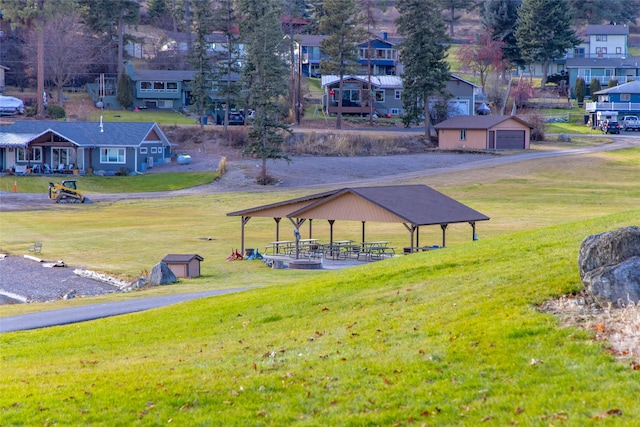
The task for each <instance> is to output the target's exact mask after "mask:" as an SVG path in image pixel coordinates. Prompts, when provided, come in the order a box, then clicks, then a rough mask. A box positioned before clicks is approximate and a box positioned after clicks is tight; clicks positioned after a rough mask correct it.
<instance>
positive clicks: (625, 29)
mask: <svg viewBox="0 0 640 427" xmlns="http://www.w3.org/2000/svg"><path fill="white" fill-rule="evenodd" d="M585 34H587V35H592V34H593V35H596V34H603V35H604V34H606V35H612V36H627V35H629V26H628V25H616V24H610V25H587V29H586V31H585Z"/></svg>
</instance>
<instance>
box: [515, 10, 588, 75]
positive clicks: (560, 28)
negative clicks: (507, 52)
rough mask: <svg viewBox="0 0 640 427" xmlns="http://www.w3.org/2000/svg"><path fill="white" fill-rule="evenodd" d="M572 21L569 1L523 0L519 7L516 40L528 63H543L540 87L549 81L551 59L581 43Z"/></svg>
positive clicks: (560, 55) (559, 56)
mask: <svg viewBox="0 0 640 427" xmlns="http://www.w3.org/2000/svg"><path fill="white" fill-rule="evenodd" d="M571 22H572V15H571V12H570V11H569V7H568V4H567V1H566V0H524V1H523V3H522V6H520V8H519V9H518V27H517V28H516V40H517V42H518V46H519V47H520V51H521V54H522V58H523V59H524V60H525V61H526V62H527V63H529V64H532V63H534V62H541V63H542V80H541V82H540V86H541V87H544V86H545V85H546V83H547V75H548V71H549V61H551V60H552V59H555V58H561V57H563V56H564V55H565V53H566V50H567V49H569V48H572V47H574V46H576V45H578V44H580V43H581V40H580V38H579V37H578V36H577V35H576V33H575V31H574V30H573V29H572V28H571Z"/></svg>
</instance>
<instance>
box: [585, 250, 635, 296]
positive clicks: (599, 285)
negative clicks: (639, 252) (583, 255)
mask: <svg viewBox="0 0 640 427" xmlns="http://www.w3.org/2000/svg"><path fill="white" fill-rule="evenodd" d="M582 283H583V285H584V287H585V290H586V291H587V292H588V293H589V295H591V296H592V297H593V298H594V299H595V300H596V301H597V302H598V304H600V306H602V307H606V306H607V305H608V304H609V303H612V305H613V306H614V307H624V306H626V305H627V304H629V303H630V302H633V303H638V302H639V301H640V257H633V258H630V259H629V260H627V261H624V262H621V263H620V264H616V265H614V266H604V267H600V268H597V269H595V270H591V271H590V272H588V273H587V274H585V276H584V278H583V279H582Z"/></svg>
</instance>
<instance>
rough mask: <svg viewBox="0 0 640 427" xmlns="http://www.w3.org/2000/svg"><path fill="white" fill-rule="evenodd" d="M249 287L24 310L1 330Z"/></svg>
mask: <svg viewBox="0 0 640 427" xmlns="http://www.w3.org/2000/svg"><path fill="white" fill-rule="evenodd" d="M247 289H249V288H234V289H224V290H218V291H207V292H195V293H190V294H177V295H167V296H161V297H150V298H139V299H133V300H129V301H117V302H108V303H104V304H92V305H85V306H82V307H72V308H62V309H59V310H49V311H41V312H39V313H29V314H21V315H18V316H9V317H3V318H0V332H12V331H23V330H27V329H38V328H46V327H49V326H57V325H66V324H69V323H78V322H85V321H87V320H94V319H101V318H103V317H110V316H117V315H120V314H127V313H135V312H136V311H143V310H149V309H152V308H158V307H164V306H167V305H172V304H178V303H180V302H184V301H190V300H193V299H197V298H205V297H211V296H218V295H225V294H229V293H232V292H240V291H244V290H247Z"/></svg>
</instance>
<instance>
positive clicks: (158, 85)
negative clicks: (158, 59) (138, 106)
mask: <svg viewBox="0 0 640 427" xmlns="http://www.w3.org/2000/svg"><path fill="white" fill-rule="evenodd" d="M153 90H155V91H159V92H164V82H160V81H155V82H153Z"/></svg>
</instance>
